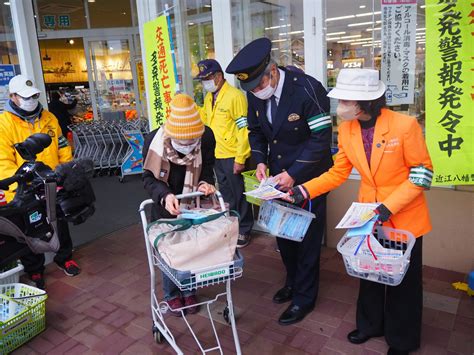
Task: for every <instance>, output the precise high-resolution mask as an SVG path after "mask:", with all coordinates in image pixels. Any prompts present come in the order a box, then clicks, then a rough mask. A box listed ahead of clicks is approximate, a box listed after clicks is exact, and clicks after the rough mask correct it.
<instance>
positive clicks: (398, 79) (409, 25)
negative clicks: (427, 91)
mask: <svg viewBox="0 0 474 355" xmlns="http://www.w3.org/2000/svg"><path fill="white" fill-rule="evenodd" d="M415 41H416V0H382V81H383V82H384V83H385V84H386V85H387V92H386V94H385V96H386V98H387V104H388V105H401V104H412V103H413V102H414V99H415V95H414V93H415V66H416V57H415V54H416V53H415V51H416V42H415Z"/></svg>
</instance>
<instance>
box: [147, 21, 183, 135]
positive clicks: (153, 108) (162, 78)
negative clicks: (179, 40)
mask: <svg viewBox="0 0 474 355" xmlns="http://www.w3.org/2000/svg"><path fill="white" fill-rule="evenodd" d="M168 24H169V22H168V19H167V16H165V15H163V16H160V17H157V18H156V19H154V20H152V21H149V22H146V23H145V25H144V30H143V33H144V37H145V38H144V42H145V55H146V70H147V78H148V80H147V81H148V85H147V96H150V98H149V108H150V112H149V120H150V126H151V129H155V128H158V127H160V126H161V125H162V124H163V123H164V122H165V120H166V118H167V117H168V115H169V112H170V107H169V103H170V101H171V98H172V97H173V96H174V93H175V91H176V76H175V70H174V68H175V65H174V63H173V56H172V51H171V44H170V35H171V33H170V31H169V28H168Z"/></svg>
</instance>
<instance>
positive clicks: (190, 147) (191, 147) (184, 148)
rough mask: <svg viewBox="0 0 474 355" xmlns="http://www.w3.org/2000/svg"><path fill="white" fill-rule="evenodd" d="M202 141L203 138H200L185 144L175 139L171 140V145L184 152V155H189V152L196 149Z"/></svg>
mask: <svg viewBox="0 0 474 355" xmlns="http://www.w3.org/2000/svg"><path fill="white" fill-rule="evenodd" d="M200 143H201V140H200V139H198V140H197V141H196V142H194V143H192V144H190V145H183V144H180V143H179V142H177V141H175V140H173V139H172V140H171V145H172V146H173V148H174V149H175V150H176V151H177V152H179V153H181V154H184V155H188V154H189V153H191V152H192V151H193V150H194V149H196V147H197V146H198V145H199V144H200Z"/></svg>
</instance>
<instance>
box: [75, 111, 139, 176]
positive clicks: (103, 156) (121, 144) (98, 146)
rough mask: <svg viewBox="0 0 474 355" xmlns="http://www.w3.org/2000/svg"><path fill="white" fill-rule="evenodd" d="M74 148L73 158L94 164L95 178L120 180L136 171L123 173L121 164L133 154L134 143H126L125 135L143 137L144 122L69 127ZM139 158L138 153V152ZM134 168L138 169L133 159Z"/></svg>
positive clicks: (108, 121)
mask: <svg viewBox="0 0 474 355" xmlns="http://www.w3.org/2000/svg"><path fill="white" fill-rule="evenodd" d="M69 128H70V130H71V132H72V137H73V144H74V158H88V159H92V161H93V162H94V169H95V173H96V175H99V176H100V175H106V174H108V175H110V176H111V175H114V174H120V180H121V181H122V180H123V177H124V176H125V175H131V174H132V173H133V174H136V173H141V171H139V172H137V171H138V169H133V172H132V169H130V170H129V171H125V170H124V169H122V164H123V163H124V161H125V160H126V159H127V157H128V156H130V154H131V152H132V151H133V150H134V146H133V144H134V141H133V140H130V139H127V136H126V135H127V134H129V132H134V134H135V135H137V136H138V135H141V141H143V136H144V135H146V134H147V133H148V121H146V120H142V119H138V120H134V121H130V122H125V121H119V120H107V121H106V120H95V121H90V122H82V123H77V124H73V125H70V126H69ZM140 154H141V151H140ZM136 160H137V164H136V167H140V168H141V165H140V166H139V165H138V163H140V164H141V161H140V158H137V159H136Z"/></svg>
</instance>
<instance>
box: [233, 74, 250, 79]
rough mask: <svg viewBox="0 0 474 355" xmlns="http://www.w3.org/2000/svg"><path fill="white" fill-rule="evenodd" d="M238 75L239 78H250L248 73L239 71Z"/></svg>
mask: <svg viewBox="0 0 474 355" xmlns="http://www.w3.org/2000/svg"><path fill="white" fill-rule="evenodd" d="M236 76H237V79H239V80H247V79H248V78H249V75H248V74H247V73H239V74H237V75H236Z"/></svg>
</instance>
